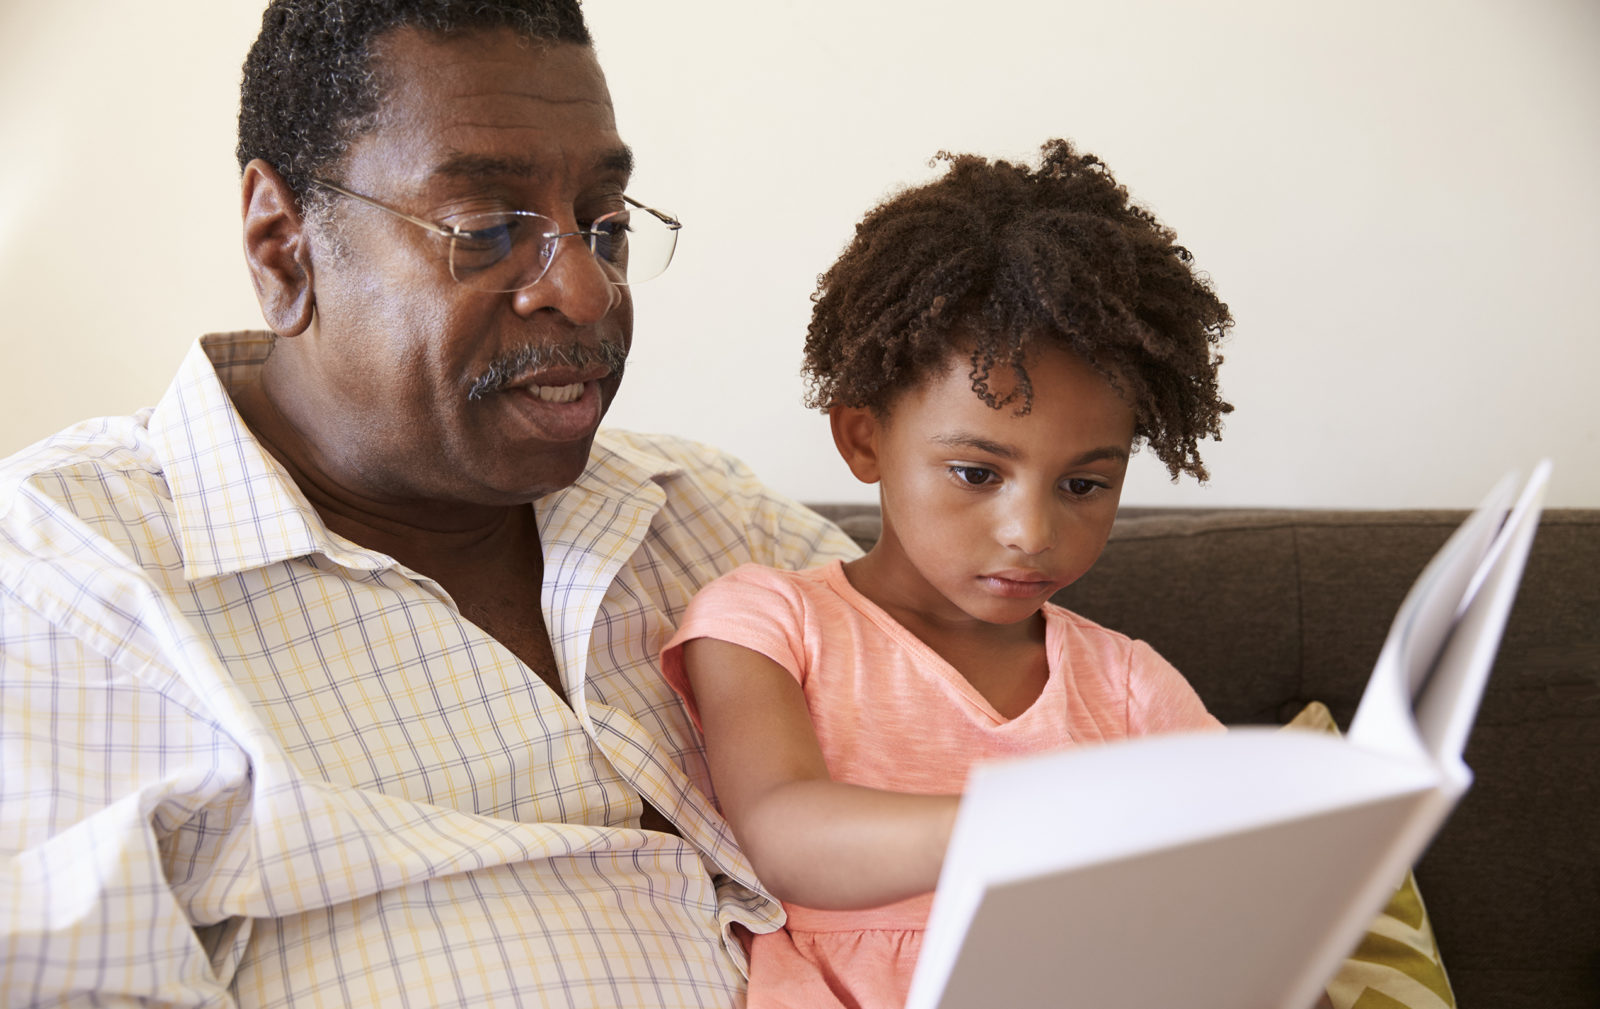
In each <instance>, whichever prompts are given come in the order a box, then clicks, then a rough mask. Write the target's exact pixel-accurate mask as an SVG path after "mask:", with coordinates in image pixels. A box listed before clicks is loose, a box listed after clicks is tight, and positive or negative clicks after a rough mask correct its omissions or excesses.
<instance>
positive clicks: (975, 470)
mask: <svg viewBox="0 0 1600 1009" xmlns="http://www.w3.org/2000/svg"><path fill="white" fill-rule="evenodd" d="M950 475H951V476H954V477H955V478H956V479H957V480H960V481H961V482H962V483H964V484H967V485H969V486H972V487H982V486H983V485H984V484H987V483H992V482H993V481H994V479H995V473H994V470H992V469H985V468H984V467H982V466H951V467H950Z"/></svg>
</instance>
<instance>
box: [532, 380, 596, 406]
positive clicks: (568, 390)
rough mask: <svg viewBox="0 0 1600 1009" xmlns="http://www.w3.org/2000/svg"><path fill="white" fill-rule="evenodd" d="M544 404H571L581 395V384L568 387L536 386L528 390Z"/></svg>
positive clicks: (577, 383) (574, 383) (575, 383)
mask: <svg viewBox="0 0 1600 1009" xmlns="http://www.w3.org/2000/svg"><path fill="white" fill-rule="evenodd" d="M528 391H529V392H531V393H533V394H534V395H535V396H538V397H539V398H540V399H541V400H543V401H544V402H546V403H571V402H573V401H575V400H576V399H577V398H578V397H579V396H582V395H583V383H582V382H573V383H571V384H570V385H536V386H532V387H531V388H529V389H528Z"/></svg>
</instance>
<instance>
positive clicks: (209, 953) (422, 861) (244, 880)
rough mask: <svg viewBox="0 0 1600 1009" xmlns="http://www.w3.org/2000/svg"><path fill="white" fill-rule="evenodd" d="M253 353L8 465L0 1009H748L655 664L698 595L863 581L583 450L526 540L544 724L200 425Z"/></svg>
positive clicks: (281, 480)
mask: <svg viewBox="0 0 1600 1009" xmlns="http://www.w3.org/2000/svg"><path fill="white" fill-rule="evenodd" d="M270 345H271V344H270V337H269V336H266V335H264V334H229V335H225V336H216V337H207V338H205V339H203V340H202V341H200V343H199V344H197V345H196V347H195V348H194V349H193V350H192V351H191V352H190V355H189V357H188V358H187V359H186V361H185V362H184V364H183V366H182V368H181V370H180V371H179V373H178V376H177V378H176V379H175V381H174V383H173V385H172V388H171V389H170V390H169V391H168V392H167V394H166V395H165V396H164V397H163V398H162V400H161V402H160V404H159V405H157V406H156V407H155V408H154V409H151V410H145V411H143V412H141V413H139V414H138V415H136V416H133V417H120V418H111V419H105V420H100V421H93V422H88V423H85V424H81V425H78V426H76V427H74V428H71V429H69V430H67V431H65V432H63V433H62V434H59V435H57V436H55V437H53V438H51V439H49V440H47V441H45V442H42V443H40V444H39V445H37V446H35V447H33V448H31V449H29V450H26V451H24V452H22V453H20V454H18V455H16V456H13V457H12V458H11V459H9V460H7V461H5V462H4V463H3V464H0V856H3V868H0V1002H3V1003H4V1004H5V1005H7V1006H23V1005H38V1004H55V1003H59V1002H71V1001H75V1000H76V1001H79V1002H83V1003H86V1004H96V1005H107V1004H118V1003H119V1001H126V1002H128V1003H133V1002H135V1001H140V1002H143V1001H144V1000H149V1001H154V1002H159V1003H162V1004H172V1005H231V1004H235V1003H236V1004H239V1005H252V1006H254V1005H262V1006H278V1005H290V1004H293V1005H297V1006H321V1005H330V1006H347V1005H352V1006H360V1005H385V1006H387V1005H395V1006H419V1007H421V1006H443V1005H528V1006H540V1005H559V1006H591V1005H592V1006H628V1007H633V1006H640V1007H644V1006H708V1005H710V1006H730V1005H738V1004H740V1003H741V1002H742V1001H743V989H744V981H743V977H742V974H741V972H742V970H743V967H744V963H743V952H742V949H741V948H740V946H739V944H738V942H737V941H736V940H735V939H734V938H733V937H732V933H731V926H732V924H733V923H735V922H739V923H742V924H744V925H746V926H747V927H749V928H751V929H753V930H756V931H766V930H770V929H771V928H774V927H776V926H777V925H778V924H779V923H781V921H782V916H781V911H780V909H779V907H778V905H777V904H776V902H774V901H773V900H771V899H770V897H769V896H767V895H766V894H764V893H763V892H761V890H760V889H759V887H758V885H757V883H756V881H755V879H754V876H753V874H752V872H751V870H750V866H749V863H748V862H746V860H745V858H744V856H743V855H742V854H741V853H740V852H739V851H738V849H737V848H736V847H735V846H734V843H733V841H732V838H731V835H730V834H729V832H728V829H727V826H726V824H725V823H724V822H723V820H722V818H721V817H720V816H719V815H718V814H717V812H716V811H715V809H714V808H713V807H712V805H711V803H710V802H709V801H708V800H707V799H706V795H707V794H708V793H709V791H710V788H709V783H708V775H707V772H706V768H705V764H704V760H703V757H702V754H701V752H700V750H699V746H698V742H697V740H696V737H695V734H694V731H693V729H692V727H691V725H690V723H689V722H688V720H687V718H686V716H685V713H684V711H683V708H682V706H681V705H680V704H679V702H678V700H677V698H676V697H675V696H674V695H673V693H672V691H671V690H670V688H668V686H667V685H666V683H665V682H664V681H663V680H662V678H661V677H660V675H659V673H658V670H657V653H658V650H659V648H660V646H661V645H662V644H663V643H664V642H665V641H666V640H667V638H668V637H670V636H671V634H672V632H673V629H674V627H675V624H676V621H677V619H678V617H679V615H680V614H681V613H682V611H683V608H684V606H685V605H686V604H687V603H688V601H689V597H690V596H691V595H692V594H693V593H694V592H695V590H696V589H698V588H699V587H700V586H701V585H703V584H704V583H705V582H707V581H710V580H711V579H712V578H714V577H715V576H717V575H719V574H721V573H723V572H725V571H728V570H730V569H732V568H733V567H735V566H736V565H738V564H740V563H741V562H744V561H758V562H760V563H764V564H771V565H775V566H779V567H790V568H794V567H804V566H810V565H814V564H818V563H821V562H823V561H825V560H827V559H829V558H832V557H839V556H850V555H853V554H854V553H856V552H857V551H856V549H855V547H854V546H853V544H852V543H851V542H850V541H849V540H848V539H847V538H846V537H845V536H844V535H843V534H842V533H840V532H839V531H838V530H837V529H835V528H833V527H832V526H829V525H827V524H826V523H824V522H823V521H822V520H820V519H818V518H817V517H816V516H814V515H812V514H810V513H809V512H807V511H805V510H804V509H801V508H799V507H798V506H796V505H794V504H793V503H792V502H789V501H786V500H784V499H782V498H779V497H777V496H775V495H773V494H771V493H770V492H768V491H766V490H764V489H763V488H762V487H761V485H760V484H759V483H758V482H757V481H756V480H755V479H754V478H753V477H752V476H751V475H750V474H749V472H748V471H746V470H745V469H743V468H742V467H741V466H740V465H739V464H737V463H736V462H733V461H732V460H730V459H728V458H727V457H725V456H722V455H720V454H717V453H715V452H712V451H710V450H708V449H705V448H703V447H701V446H697V445H693V444H690V443H686V442H682V441H678V440H674V439H667V438H647V437H643V436H638V435H631V434H624V433H621V432H614V431H607V432H602V433H601V435H600V436H599V437H598V438H597V439H596V442H595V448H594V451H593V453H592V455H591V459H590V463H589V466H588V468H587V469H586V471H585V472H584V474H583V476H582V477H581V478H580V479H579V480H578V482H577V483H576V484H575V485H574V486H572V487H570V488H567V489H565V490H563V491H560V492H558V493H556V494H553V495H550V496H548V497H546V498H543V499H541V500H540V501H539V502H538V503H537V505H536V508H537V510H538V512H539V516H540V523H539V524H540V533H541V537H542V540H543V547H544V557H545V581H544V590H543V595H542V605H543V610H544V614H545V617H546V620H547V621H548V623H549V630H550V638H551V641H552V643H553V645H554V647H555V653H556V656H557V660H558V662H559V665H560V670H561V676H562V680H563V683H564V686H565V689H566V692H567V695H568V697H570V698H571V706H570V707H569V706H568V704H566V703H563V702H562V701H561V699H560V698H559V697H557V696H556V695H555V693H554V692H552V691H551V690H550V689H549V688H548V687H546V686H545V684H544V683H543V682H542V681H541V680H540V679H539V677H538V676H537V675H535V674H534V673H533V672H532V671H531V670H530V669H528V668H527V667H526V666H525V665H523V664H522V663H521V662H520V661H518V660H517V659H516V658H515V657H514V656H513V655H512V654H511V652H509V651H508V650H506V649H505V648H503V647H501V646H500V645H499V644H498V643H497V642H496V641H495V640H494V639H492V638H491V637H489V636H488V635H487V634H485V633H484V632H483V631H482V630H480V629H479V628H478V627H476V626H474V625H473V624H471V623H469V622H468V621H466V620H465V619H463V618H462V616H461V614H460V613H459V612H458V611H457V609H456V607H455V605H454V604H453V602H452V601H451V599H450V598H449V596H447V595H446V594H445V592H444V591H443V590H442V589H441V588H440V587H439V586H438V585H437V584H436V583H434V582H432V581H430V580H429V579H427V578H425V577H422V576H420V575H418V574H417V573H416V572H414V571H411V570H408V569H407V568H405V567H403V566H402V565H400V564H399V563H397V562H396V561H395V560H393V559H392V558H390V557H388V556H386V555H383V554H380V553H376V552H374V551H371V550H367V549H364V548H362V547H360V546H358V545H356V544H354V543H351V542H349V541H348V540H344V539H342V538H340V537H339V536H337V535H335V534H333V533H332V532H330V531H329V530H328V529H327V527H326V526H325V525H324V524H323V522H322V521H321V519H320V518H319V517H318V515H317V513H316V511H315V510H314V509H313V508H312V507H311V506H310V505H309V504H308V503H307V501H306V499H305V498H304V496H303V495H302V494H301V493H300V491H299V489H298V488H297V487H296V486H295V485H294V483H293V482H292V481H291V480H290V479H289V478H288V477H287V475H286V474H285V473H284V472H283V470H282V469H281V468H280V467H279V466H278V465H277V464H276V463H275V462H274V461H273V460H272V459H271V458H270V457H269V456H268V455H267V454H266V453H265V452H264V451H263V450H262V448H261V446H260V445H259V444H258V443H257V442H256V441H255V440H254V438H253V437H252V436H251V435H250V433H249V432H248V430H247V429H246V428H245V427H244V426H243V424H242V422H241V421H240V419H239V416H238V414H237V413H236V412H235V411H234V409H233V406H232V403H231V401H230V399H229V396H228V393H227V391H226V389H227V388H229V387H232V386H233V385H234V384H235V383H237V382H238V381H240V379H241V377H242V376H244V375H245V374H247V373H248V372H249V371H250V370H252V369H257V368H259V367H260V365H261V362H262V360H263V359H264V358H265V356H266V353H267V350H268V349H269V347H270ZM640 795H643V796H645V797H646V798H648V800H649V801H650V803H651V804H652V805H654V806H655V807H656V808H657V809H659V810H661V811H662V812H663V813H665V814H666V815H667V816H668V817H669V818H671V819H672V820H673V822H674V823H676V824H677V826H678V828H679V830H680V831H681V832H682V835H683V838H682V839H679V838H677V837H673V836H671V835H667V834H662V833H656V832H650V831H643V830H640V829H638V826H637V825H638V823H639V817H640V813H641V808H642V807H641V804H640V799H639V796H640Z"/></svg>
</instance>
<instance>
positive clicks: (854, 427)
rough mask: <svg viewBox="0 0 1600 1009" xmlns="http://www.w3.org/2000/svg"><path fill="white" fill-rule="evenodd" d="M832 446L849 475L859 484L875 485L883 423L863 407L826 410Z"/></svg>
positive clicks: (877, 476)
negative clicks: (858, 481) (831, 431)
mask: <svg viewBox="0 0 1600 1009" xmlns="http://www.w3.org/2000/svg"><path fill="white" fill-rule="evenodd" d="M828 424H829V426H831V427H832V428H833V444H834V447H835V448H837V449H838V450H839V455H840V456H841V457H843V459H844V462H845V465H846V466H849V467H850V472H851V473H853V474H855V478H856V479H857V480H860V481H861V482H862V483H877V482H878V479H879V476H880V474H879V471H878V434H879V432H880V431H882V430H883V425H882V423H881V422H880V421H879V420H878V417H877V415H875V414H874V413H873V412H872V411H871V410H870V409H868V408H867V407H864V406H836V407H832V408H830V409H829V410H828Z"/></svg>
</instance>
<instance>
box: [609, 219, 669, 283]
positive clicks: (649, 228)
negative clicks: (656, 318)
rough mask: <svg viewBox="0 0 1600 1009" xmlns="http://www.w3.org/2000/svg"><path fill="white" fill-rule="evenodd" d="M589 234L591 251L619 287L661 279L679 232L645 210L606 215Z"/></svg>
mask: <svg viewBox="0 0 1600 1009" xmlns="http://www.w3.org/2000/svg"><path fill="white" fill-rule="evenodd" d="M589 234H590V236H591V237H590V239H589V248H590V249H592V250H593V251H594V255H595V258H596V259H598V260H600V262H602V263H604V264H606V265H607V266H608V267H609V272H610V273H611V275H612V279H613V281H614V282H616V283H618V284H642V283H644V282H645V281H647V280H652V279H654V278H656V277H659V276H661V274H662V272H663V271H664V270H666V268H667V264H668V263H671V262H672V253H673V250H674V249H676V248H677V245H678V231H677V229H676V228H675V227H673V226H671V225H669V224H668V223H667V222H666V221H664V220H662V219H661V218H660V217H658V216H656V214H654V213H652V212H651V211H649V210H647V209H644V208H634V209H632V210H620V211H618V212H617V213H614V214H607V215H605V216H604V217H602V218H600V219H599V220H597V221H595V222H594V224H592V225H590V226H589Z"/></svg>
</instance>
